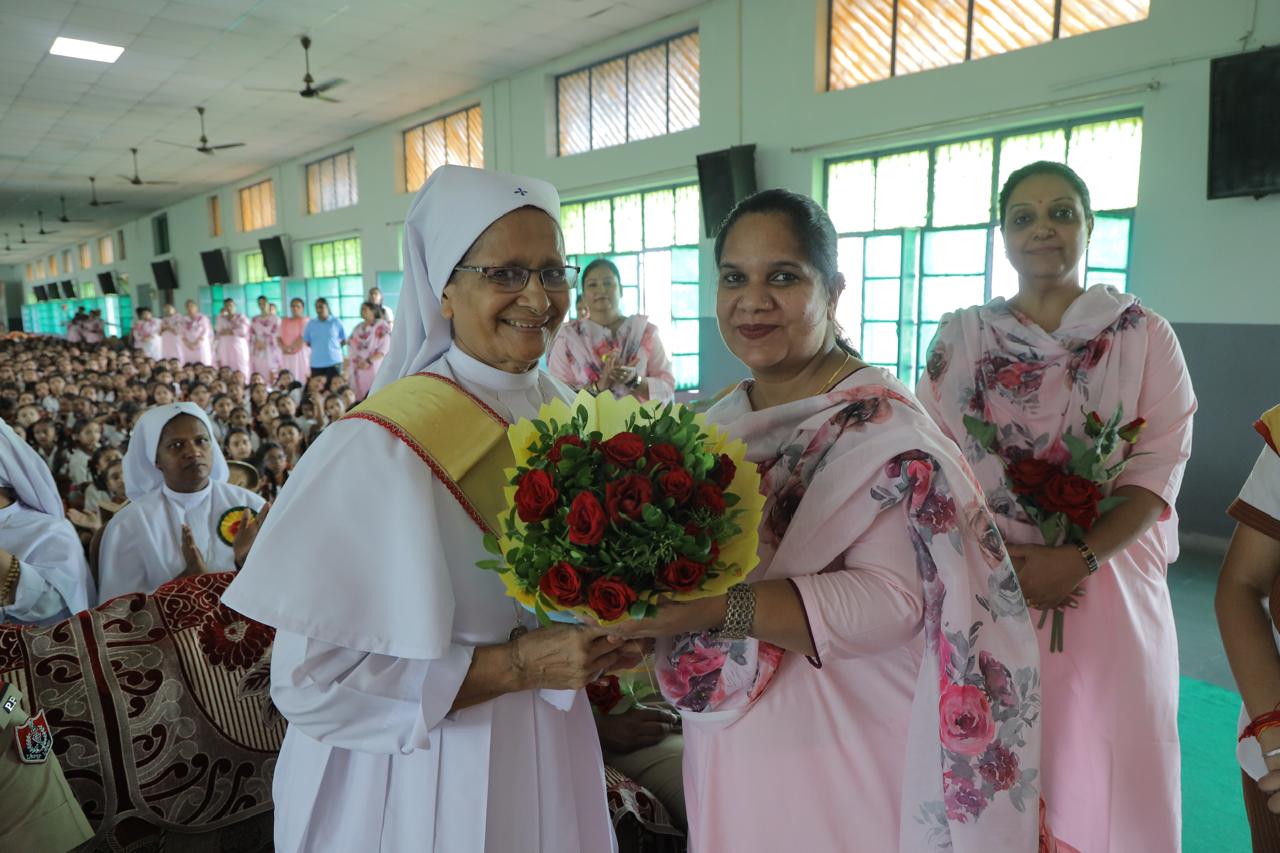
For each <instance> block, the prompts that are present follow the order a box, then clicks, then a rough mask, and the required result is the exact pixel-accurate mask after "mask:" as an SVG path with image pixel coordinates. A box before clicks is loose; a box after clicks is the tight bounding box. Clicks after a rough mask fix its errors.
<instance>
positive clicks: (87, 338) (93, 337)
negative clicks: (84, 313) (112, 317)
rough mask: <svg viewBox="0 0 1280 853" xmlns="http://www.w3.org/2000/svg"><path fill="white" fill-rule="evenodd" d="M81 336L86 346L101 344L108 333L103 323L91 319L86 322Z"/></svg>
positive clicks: (93, 318)
mask: <svg viewBox="0 0 1280 853" xmlns="http://www.w3.org/2000/svg"><path fill="white" fill-rule="evenodd" d="M80 334H81V336H82V337H83V338H84V342H85V343H86V344H100V343H102V342H103V341H104V340H105V339H106V333H105V331H104V330H103V327H102V321H101V320H99V319H97V318H95V317H90V318H89V319H88V320H85V322H84V327H83V328H82V329H81V330H80Z"/></svg>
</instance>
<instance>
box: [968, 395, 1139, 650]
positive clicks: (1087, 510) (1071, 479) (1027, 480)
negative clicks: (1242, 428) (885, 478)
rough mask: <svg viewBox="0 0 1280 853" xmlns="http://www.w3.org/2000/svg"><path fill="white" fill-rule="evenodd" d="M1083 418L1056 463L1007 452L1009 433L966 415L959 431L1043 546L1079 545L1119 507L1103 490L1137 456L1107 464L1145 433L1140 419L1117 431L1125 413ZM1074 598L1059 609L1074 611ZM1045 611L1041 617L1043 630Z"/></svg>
mask: <svg viewBox="0 0 1280 853" xmlns="http://www.w3.org/2000/svg"><path fill="white" fill-rule="evenodd" d="M1081 412H1082V413H1083V414H1084V435H1083V437H1082V436H1078V435H1075V434H1074V433H1073V432H1071V431H1070V430H1068V431H1067V432H1066V434H1065V435H1063V436H1062V448H1063V449H1062V452H1061V453H1059V454H1056V456H1057V458H1055V459H1045V458H1040V457H1037V456H1034V455H1032V454H1030V453H1025V452H1023V453H1018V452H1016V451H1009V450H1006V449H1005V448H1004V447H1003V445H1002V442H1001V439H1002V438H1004V439H1005V440H1008V439H1010V438H1011V437H1012V436H1011V435H1010V432H1011V430H1012V429H1013V427H1009V426H1006V427H1004V428H1003V430H1002V429H1001V428H1000V427H998V426H996V425H995V424H993V423H990V422H989V421H984V420H981V419H979V418H975V417H971V416H969V415H965V418H964V426H965V429H966V430H967V431H968V433H969V435H971V436H973V438H974V440H976V441H977V442H978V444H979V445H980V446H981V447H982V448H983V449H984V450H985V451H986V452H988V453H991V454H994V455H995V456H997V457H998V458H999V459H1000V460H1001V462H1002V463H1003V464H1004V473H1005V483H1006V485H1007V486H1008V488H1009V491H1010V492H1011V493H1012V494H1013V496H1014V499H1015V500H1016V501H1017V502H1018V505H1019V506H1021V507H1022V511H1023V512H1025V513H1026V515H1027V518H1029V519H1030V520H1031V521H1032V523H1033V524H1035V525H1036V526H1037V527H1039V528H1040V535H1041V536H1043V537H1044V543H1045V544H1046V545H1061V544H1062V543H1063V542H1079V541H1080V540H1081V539H1082V538H1083V537H1084V535H1085V534H1086V533H1088V532H1089V531H1090V530H1092V529H1093V526H1094V525H1095V524H1097V522H1098V519H1100V518H1101V517H1102V516H1103V515H1105V514H1106V513H1107V512H1108V511H1109V510H1110V509H1112V508H1113V507H1115V506H1117V505H1119V504H1120V503H1123V502H1124V498H1123V497H1107V496H1106V494H1105V493H1104V492H1103V487H1104V486H1106V485H1107V484H1108V483H1110V482H1111V481H1113V480H1115V478H1116V477H1118V476H1120V473H1121V472H1122V471H1124V469H1125V466H1126V465H1128V464H1129V460H1131V459H1133V458H1134V457H1135V456H1137V455H1140V454H1133V453H1130V454H1127V455H1125V456H1123V457H1121V458H1120V459H1119V460H1118V461H1116V462H1114V463H1110V464H1108V460H1109V459H1111V457H1112V456H1113V455H1114V454H1115V452H1116V451H1117V450H1118V449H1120V447H1121V446H1122V445H1123V444H1128V445H1133V444H1136V443H1137V441H1138V436H1139V435H1140V434H1141V433H1142V430H1143V429H1144V428H1145V427H1146V425H1147V422H1146V421H1145V420H1144V419H1142V418H1137V419H1136V420H1132V421H1129V422H1128V423H1126V424H1123V425H1121V423H1120V421H1121V419H1122V418H1123V417H1124V408H1123V407H1120V408H1117V409H1116V412H1115V414H1114V415H1112V416H1111V417H1110V418H1109V419H1108V420H1105V421H1104V420H1103V419H1102V417H1101V415H1099V414H1098V413H1097V412H1085V411H1084V410H1083V409H1082V410H1081ZM1074 604H1075V598H1074V597H1072V598H1071V599H1069V600H1068V602H1067V604H1065V605H1064V607H1070V606H1074ZM1064 615H1065V611H1064V608H1063V607H1058V608H1055V609H1054V611H1053V628H1052V629H1051V634H1050V639H1049V650H1050V651H1055V652H1060V651H1062V640H1063V621H1064ZM1047 617H1048V611H1045V612H1044V613H1043V614H1042V615H1041V617H1040V626H1041V627H1044V622H1045V619H1046V618H1047Z"/></svg>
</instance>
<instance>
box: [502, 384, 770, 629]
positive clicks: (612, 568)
mask: <svg viewBox="0 0 1280 853" xmlns="http://www.w3.org/2000/svg"><path fill="white" fill-rule="evenodd" d="M538 415H539V416H538V418H537V419H536V420H534V421H524V420H522V421H520V422H518V423H516V424H515V425H513V426H512V427H511V428H510V430H508V439H509V441H510V443H511V448H512V450H513V452H514V454H515V461H516V467H515V468H514V469H512V470H510V471H509V472H508V473H509V475H510V480H509V483H510V485H509V486H508V488H507V511H506V513H505V514H504V516H503V517H502V521H501V530H500V535H499V536H490V537H488V538H487V540H486V547H487V548H488V549H489V551H490V553H493V554H494V555H495V556H497V557H500V558H501V559H494V560H486V561H483V562H482V563H480V567H481V568H485V569H491V570H494V571H497V572H498V573H499V574H500V575H501V576H502V579H503V582H504V583H505V584H506V587H507V592H508V594H509V595H511V596H512V597H513V598H515V599H516V600H517V601H519V602H520V603H522V604H523V605H525V606H526V607H528V608H529V609H531V610H533V611H534V612H535V613H537V614H538V618H539V621H541V622H542V623H543V624H546V622H547V621H549V619H550V616H549V614H566V615H569V616H571V617H572V618H576V619H578V620H582V621H595V622H600V623H609V622H616V621H618V620H621V619H625V618H633V619H640V618H644V617H645V616H647V615H650V614H652V613H653V612H654V611H655V609H656V607H657V603H658V601H659V600H660V599H664V598H665V599H673V600H678V601H687V600H691V599H695V598H702V597H705V596H710V595H719V594H723V593H724V592H725V591H726V590H727V589H728V588H729V587H730V586H732V585H733V584H735V583H738V582H740V581H741V580H743V579H744V578H745V577H746V575H747V574H748V573H749V572H750V571H751V570H752V569H753V568H755V565H756V561H757V557H756V545H757V529H758V527H759V523H760V514H761V510H762V507H763V504H764V498H763V496H761V494H760V477H759V474H758V473H757V471H756V468H755V466H754V465H748V464H745V462H744V456H745V453H746V447H745V445H743V444H742V443H741V442H739V441H730V440H729V439H728V438H727V437H726V436H725V435H724V434H723V433H721V432H720V431H719V430H717V429H716V428H715V427H713V426H710V425H708V424H707V423H706V422H705V420H704V419H703V417H702V416H701V415H696V414H694V412H693V411H692V410H691V409H688V408H686V407H684V406H678V405H667V406H659V405H658V404H656V403H650V404H643V405H642V404H640V403H639V402H638V401H637V400H636V399H635V398H633V397H624V398H622V399H615V398H614V397H613V395H611V394H602V395H600V396H598V397H593V396H591V395H590V394H587V393H586V392H583V393H580V394H579V395H578V397H577V399H576V400H574V403H573V407H572V408H570V407H569V406H568V405H566V404H565V403H563V402H561V401H558V400H557V401H555V402H553V403H550V404H548V405H546V406H543V407H542V410H541V411H540V412H539V413H538Z"/></svg>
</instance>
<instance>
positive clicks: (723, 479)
mask: <svg viewBox="0 0 1280 853" xmlns="http://www.w3.org/2000/svg"><path fill="white" fill-rule="evenodd" d="M737 475H738V466H737V465H735V464H733V460H732V459H730V458H729V457H728V455H727V454H724V453H721V454H720V458H719V459H717V460H716V467H715V470H714V471H712V472H711V479H712V480H713V481H714V482H715V484H716V485H717V486H719V487H720V488H722V489H727V488H729V484H730V483H732V482H733V478H734V477H736V476H737Z"/></svg>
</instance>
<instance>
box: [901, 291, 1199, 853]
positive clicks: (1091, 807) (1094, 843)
mask: <svg viewBox="0 0 1280 853" xmlns="http://www.w3.org/2000/svg"><path fill="white" fill-rule="evenodd" d="M975 378H976V381H975ZM920 400H921V402H922V403H923V404H924V405H925V406H926V408H928V409H929V411H930V414H932V415H933V417H934V419H935V420H936V421H937V422H938V423H939V425H941V426H942V428H943V430H944V431H945V432H946V433H947V434H948V435H950V436H951V437H952V438H953V439H955V441H956V442H957V443H958V444H959V445H960V446H961V447H962V448H963V449H964V452H965V455H966V457H968V459H969V460H970V463H971V464H972V465H973V468H974V470H975V471H976V473H977V476H978V479H979V481H980V482H981V484H982V488H983V490H984V491H985V492H986V493H987V498H988V505H989V506H990V507H991V509H992V511H993V514H994V515H995V517H996V521H997V524H998V525H999V527H1000V530H1001V532H1002V533H1003V534H1004V536H1005V538H1006V539H1007V540H1008V541H1009V542H1016V543H1021V544H1026V543H1029V544H1036V545H1039V544H1044V540H1043V538H1042V537H1041V535H1040V532H1039V530H1038V528H1036V527H1034V526H1033V525H1031V524H1030V523H1029V522H1028V521H1027V520H1026V518H1025V516H1024V515H1023V514H1022V512H1021V509H1020V508H1019V507H1018V506H1017V504H1016V503H1015V502H1014V501H1013V499H1012V497H1011V496H1010V493H1009V492H1008V490H1007V489H1006V487H1005V484H1004V475H1003V465H1002V463H1001V462H1000V460H999V459H998V458H996V457H995V456H992V455H988V454H986V453H984V452H983V451H982V449H981V448H980V447H978V446H977V444H976V443H975V441H974V440H973V439H972V438H970V437H969V436H968V435H967V433H966V431H965V428H964V424H963V416H964V415H966V414H971V415H973V416H975V417H979V418H982V419H985V420H987V421H991V422H993V423H996V424H997V425H1000V426H1002V427H1003V426H1011V427H1012V429H1011V430H1010V432H1009V433H1007V434H1006V433H1003V432H1002V435H1001V437H1000V441H1001V443H1002V445H1004V446H1006V447H1015V448H1020V447H1026V448H1028V449H1030V450H1031V452H1033V453H1036V454H1039V455H1041V456H1046V455H1051V454H1053V453H1054V452H1055V450H1056V449H1057V448H1058V439H1060V437H1061V436H1062V435H1063V434H1064V433H1065V432H1066V431H1067V430H1068V429H1072V430H1073V431H1074V432H1075V433H1076V434H1077V435H1079V434H1081V433H1082V432H1083V418H1084V416H1083V414H1082V412H1081V409H1082V408H1084V409H1086V410H1096V411H1098V412H1099V413H1100V414H1101V416H1102V418H1103V419H1104V420H1105V419H1107V418H1108V417H1110V416H1111V414H1112V413H1114V412H1115V410H1116V407H1117V406H1120V405H1123V406H1124V417H1125V419H1126V420H1128V419H1131V418H1137V417H1141V418H1146V420H1147V424H1148V426H1147V429H1146V431H1145V432H1144V433H1143V434H1142V436H1141V438H1140V439H1139V441H1138V445H1137V452H1138V453H1141V454H1145V455H1141V456H1135V457H1134V458H1133V459H1132V460H1131V461H1130V462H1129V465H1128V467H1127V468H1126V469H1125V471H1124V473H1123V474H1121V475H1120V477H1119V479H1118V480H1117V481H1116V483H1115V486H1116V487H1119V486H1141V487H1142V488H1145V489H1147V490H1149V491H1151V492H1153V493H1155V494H1157V495H1159V496H1160V497H1161V498H1162V499H1163V500H1164V501H1165V502H1166V503H1167V504H1168V505H1169V507H1170V510H1169V512H1168V513H1167V515H1166V516H1165V518H1164V520H1162V521H1161V522H1159V523H1157V524H1156V525H1154V526H1153V527H1152V528H1150V529H1148V530H1147V531H1145V532H1144V533H1143V534H1142V535H1141V536H1139V537H1138V539H1137V540H1136V541H1135V542H1134V543H1133V544H1132V545H1130V546H1129V547H1128V548H1127V549H1125V550H1124V551H1123V552H1122V553H1121V554H1120V555H1118V556H1117V557H1115V558H1113V559H1112V560H1111V561H1110V562H1109V563H1107V564H1106V565H1104V566H1103V567H1102V568H1101V569H1100V570H1099V571H1098V573H1097V574H1095V575H1094V576H1093V577H1091V578H1090V579H1089V580H1088V581H1086V583H1085V584H1084V586H1085V589H1086V593H1087V594H1086V595H1084V596H1083V597H1082V598H1080V599H1079V606H1078V607H1077V608H1075V609H1071V610H1068V611H1067V614H1066V617H1065V622H1064V650H1063V651H1062V652H1059V653H1050V651H1049V635H1050V625H1051V624H1052V620H1048V621H1046V623H1045V625H1044V628H1043V629H1041V630H1040V631H1038V632H1037V633H1038V635H1039V640H1040V648H1041V666H1042V673H1043V691H1044V761H1043V766H1044V796H1045V799H1046V800H1047V802H1048V805H1049V820H1050V822H1051V824H1052V826H1053V829H1054V833H1055V834H1056V835H1057V836H1058V837H1059V838H1061V839H1063V840H1064V841H1066V842H1068V843H1069V844H1071V845H1073V846H1075V847H1077V848H1079V849H1080V850H1082V851H1088V853H1108V851H1109V853H1131V851H1136V850H1153V851H1154V850H1159V851H1176V850H1179V849H1180V847H1181V801H1180V790H1179V779H1180V776H1179V773H1180V758H1179V747H1178V728H1177V714H1178V643H1177V636H1176V634H1175V631H1174V622H1173V608H1172V605H1171V603H1170V600H1169V588H1168V584H1167V582H1166V574H1167V571H1168V565H1169V563H1170V562H1171V561H1173V560H1175V559H1176V558H1177V552H1178V540H1177V516H1176V514H1175V513H1174V511H1173V509H1172V507H1173V504H1174V501H1175V499H1176V498H1177V496H1178V489H1179V486H1180V485H1181V482H1182V472H1183V467H1184V465H1185V463H1186V460H1187V458H1188V456H1189V455H1190V452H1191V418H1192V414H1193V413H1194V412H1195V409H1196V400H1195V395H1194V394H1193V392H1192V388H1191V380H1190V377H1189V376H1188V374H1187V368H1186V364H1185V362H1184V361H1183V358H1182V351H1181V349H1180V348H1179V346H1178V341H1177V338H1176V337H1175V336H1174V333H1173V330H1172V328H1170V326H1169V323H1168V322H1167V321H1166V320H1164V318H1162V317H1160V316H1158V315H1156V314H1153V313H1152V312H1150V311H1148V310H1146V309H1145V308H1143V307H1142V306H1141V305H1139V304H1138V302H1137V300H1136V299H1134V298H1133V297H1132V296H1127V295H1125V294H1120V293H1117V292H1116V291H1114V290H1112V289H1111V288H1105V287H1094V288H1092V289H1090V290H1088V291H1086V292H1085V294H1084V295H1082V296H1081V297H1079V298H1078V299H1076V301H1075V302H1074V303H1072V305H1071V306H1070V307H1069V308H1068V309H1067V312H1066V314H1065V315H1064V316H1063V318H1062V325H1061V326H1060V327H1059V328H1058V330H1057V331H1055V332H1054V333H1053V334H1048V333H1046V332H1044V331H1043V330H1042V329H1040V328H1039V327H1038V326H1036V325H1035V324H1034V323H1032V322H1031V321H1030V320H1028V319H1026V318H1024V317H1022V316H1021V315H1019V314H1016V313H1015V312H1014V311H1013V310H1012V309H1011V308H1010V307H1009V306H1008V304H1007V303H1006V302H1005V301H1004V300H1003V299H999V298H998V299H995V300H993V301H992V302H991V303H989V304H987V305H985V306H981V307H974V308H967V309H965V310H964V311H961V312H958V313H957V314H955V315H951V316H949V317H944V318H943V322H942V326H941V327H940V328H939V330H938V336H937V339H936V340H935V341H934V344H933V347H932V349H931V352H930V357H929V362H928V368H927V372H926V376H925V377H924V378H923V379H922V380H921V383H920ZM1037 622H1038V619H1037Z"/></svg>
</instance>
